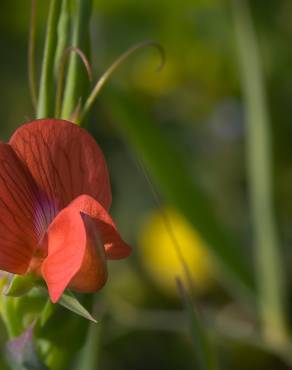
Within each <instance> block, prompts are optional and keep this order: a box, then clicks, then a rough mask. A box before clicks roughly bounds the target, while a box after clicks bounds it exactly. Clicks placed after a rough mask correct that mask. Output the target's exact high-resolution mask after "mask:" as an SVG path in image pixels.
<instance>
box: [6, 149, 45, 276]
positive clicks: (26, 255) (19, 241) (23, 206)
mask: <svg viewBox="0 0 292 370" xmlns="http://www.w3.org/2000/svg"><path fill="white" fill-rule="evenodd" d="M43 200H45V198H42V196H41V194H40V192H39V190H38V188H37V185H36V183H35V181H34V179H33V178H32V176H31V174H30V172H29V171H28V169H27V168H26V166H25V165H24V164H23V163H22V162H21V161H20V160H19V158H18V157H17V155H16V154H15V152H14V151H13V149H12V148H11V147H10V146H9V145H8V144H3V143H0V270H5V271H8V272H12V273H16V274H24V273H25V272H26V271H27V269H28V267H29V263H30V261H31V257H32V255H33V253H34V251H35V249H36V247H37V243H38V241H39V239H40V238H41V237H42V234H43V232H44V230H45V229H46V226H47V221H48V217H49V214H48V212H47V211H50V209H45V205H43V204H42V203H43ZM45 203H46V201H45V202H44V204H45Z"/></svg>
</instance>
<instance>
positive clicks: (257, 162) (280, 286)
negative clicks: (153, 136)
mask: <svg viewBox="0 0 292 370" xmlns="http://www.w3.org/2000/svg"><path fill="white" fill-rule="evenodd" d="M232 5H233V16H234V26H235V31H236V42H237V45H238V51H239V58H240V67H241V75H242V76H241V77H242V87H243V93H244V97H245V103H246V152H247V167H248V176H249V177H248V178H249V188H250V198H251V207H252V213H253V226H254V238H255V248H256V270H257V282H258V288H259V309H260V315H261V319H262V324H263V330H264V333H265V335H266V336H267V339H269V340H270V341H271V342H274V343H281V342H283V341H285V340H286V326H285V289H284V268H283V261H282V256H281V251H280V243H279V239H278V235H277V230H276V226H275V220H274V212H273V204H272V203H273V202H272V198H273V196H272V169H271V164H272V148H271V137H270V120H269V114H268V109H267V99H266V94H265V88H264V78H263V67H262V65H261V60H260V56H259V50H258V45H257V39H256V34H255V30H254V27H253V24H252V20H251V15H250V11H249V7H248V2H247V1H246V0H234V1H232Z"/></svg>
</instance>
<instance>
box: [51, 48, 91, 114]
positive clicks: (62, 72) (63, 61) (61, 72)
mask: <svg viewBox="0 0 292 370" xmlns="http://www.w3.org/2000/svg"><path fill="white" fill-rule="evenodd" d="M72 52H74V53H76V54H78V55H79V57H80V59H81V61H82V62H83V64H84V66H85V68H86V71H87V75H88V79H89V81H92V68H91V65H90V63H89V61H88V59H87V57H86V55H85V54H84V53H83V51H82V50H80V49H79V48H76V47H68V48H67V49H65V50H64V53H63V55H62V57H61V60H60V65H59V72H58V82H57V93H56V111H55V116H56V117H57V118H58V117H59V116H60V114H61V106H62V93H63V86H64V78H65V65H66V62H67V59H68V56H69V54H70V53H72ZM79 110H80V108H79Z"/></svg>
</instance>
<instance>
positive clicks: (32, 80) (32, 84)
mask: <svg viewBox="0 0 292 370" xmlns="http://www.w3.org/2000/svg"><path fill="white" fill-rule="evenodd" d="M36 3H37V0H31V14H30V26H29V36H28V79H29V90H30V95H31V101H32V105H33V108H34V110H35V111H36V107H37V83H36V68H35V40H36V13H37V12H36Z"/></svg>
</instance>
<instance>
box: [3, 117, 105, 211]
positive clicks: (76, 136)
mask: <svg viewBox="0 0 292 370" xmlns="http://www.w3.org/2000/svg"><path fill="white" fill-rule="evenodd" d="M9 144H10V145H11V146H12V147H13V149H14V150H15V151H16V153H17V154H18V156H19V158H21V159H22V160H23V161H24V162H25V163H26V164H27V166H28V168H29V170H30V172H31V173H32V175H33V177H34V179H35V180H36V182H37V184H38V185H39V186H40V187H41V188H42V189H43V190H44V191H45V192H46V193H47V194H48V196H49V197H50V198H51V199H56V200H57V201H58V206H59V208H60V209H61V208H64V207H66V206H67V205H68V204H69V203H70V202H71V201H72V200H73V199H74V198H76V197H77V196H79V195H81V194H88V195H91V196H92V197H93V198H95V199H96V200H98V202H99V203H101V204H102V205H103V207H105V208H106V209H109V207H110V204H111V191H110V183H109V176H108V171H107V167H106V163H105V160H104V157H103V154H102V152H101V150H100V148H99V146H98V145H97V144H96V142H95V140H94V139H93V138H92V137H91V136H90V135H89V134H88V133H87V131H86V130H84V129H82V128H80V127H78V126H77V125H75V124H72V123H71V122H68V121H63V120H57V119H42V120H36V121H32V122H30V123H27V124H25V125H23V126H21V127H20V128H19V129H18V130H16V132H15V133H14V135H13V136H12V137H11V139H10V142H9Z"/></svg>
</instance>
